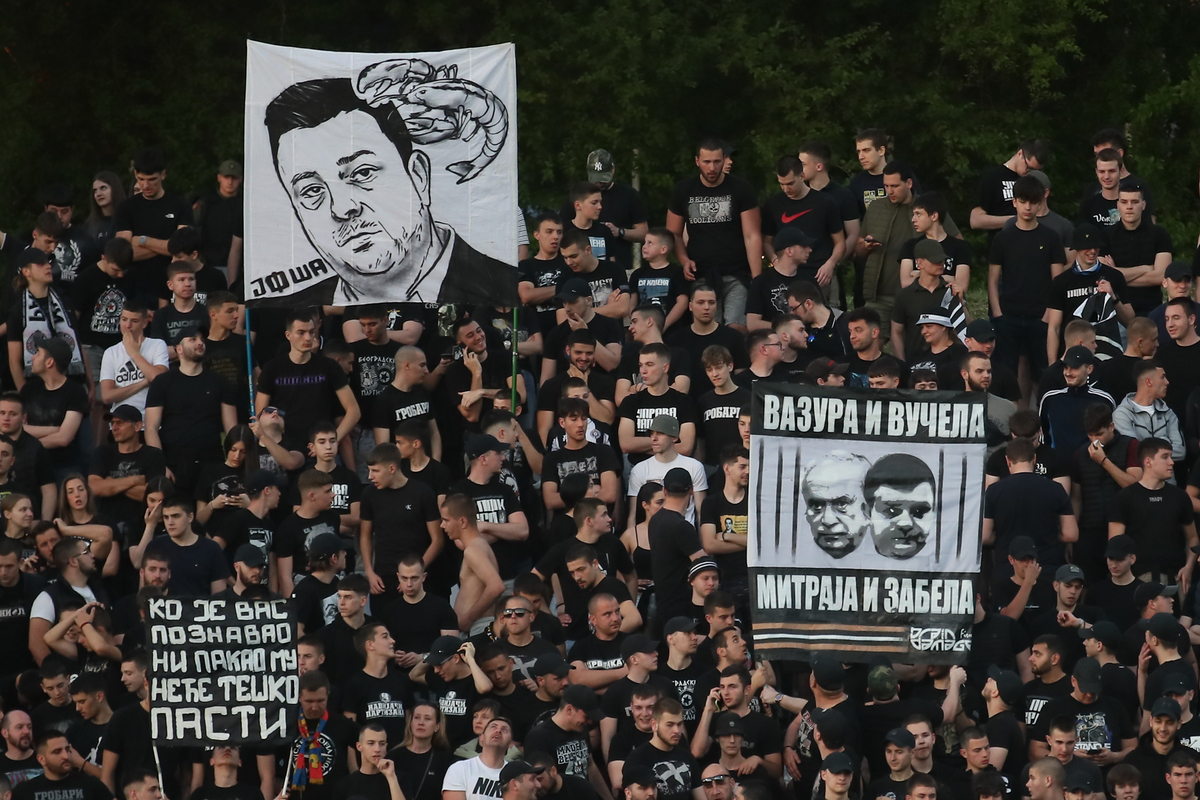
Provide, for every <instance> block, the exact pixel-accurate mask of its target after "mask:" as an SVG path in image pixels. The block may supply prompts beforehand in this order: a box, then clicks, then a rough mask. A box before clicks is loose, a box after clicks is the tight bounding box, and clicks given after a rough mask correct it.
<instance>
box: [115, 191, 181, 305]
mask: <svg viewBox="0 0 1200 800" xmlns="http://www.w3.org/2000/svg"><path fill="white" fill-rule="evenodd" d="M191 224H192V206H191V204H190V203H188V201H187V200H186V199H184V198H183V196H181V195H178V194H175V193H174V192H170V191H167V192H164V193H163V196H162V197H160V198H158V199H157V200H148V199H146V197H145V195H141V194H135V195H132V196H130V197H127V198H126V199H124V200H122V201H121V204H120V205H119V206H117V210H116V212H115V213H114V214H113V229H114V230H115V231H116V232H117V233H120V232H121V231H129V232H131V233H132V234H133V243H134V244H137V240H138V237H139V236H146V237H148V238H150V239H163V240H166V239H170V238H171V234H172V233H174V232H175V231H176V230H177V229H179V228H182V227H184V226H186V225H191ZM170 263H171V257H170V256H158V255H155V256H151V257H150V258H147V259H144V260H142V261H138V262H137V263H136V264H135V265H134V268H133V270H132V275H133V282H134V285H135V286H136V287H137V294H138V297H139V298H142V299H144V300H146V301H147V302H150V301H156V300H158V298H160V297H166V296H167V294H168V293H169V290H168V289H167V265H168V264H170ZM151 307H153V305H152V306H151Z"/></svg>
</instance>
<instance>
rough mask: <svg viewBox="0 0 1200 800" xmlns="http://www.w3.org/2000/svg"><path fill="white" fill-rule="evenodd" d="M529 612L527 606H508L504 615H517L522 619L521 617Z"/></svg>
mask: <svg viewBox="0 0 1200 800" xmlns="http://www.w3.org/2000/svg"><path fill="white" fill-rule="evenodd" d="M528 613H529V609H527V608H506V609H504V616H506V617H517V618H518V619H520V618H521V617H523V616H525V615H526V614H528Z"/></svg>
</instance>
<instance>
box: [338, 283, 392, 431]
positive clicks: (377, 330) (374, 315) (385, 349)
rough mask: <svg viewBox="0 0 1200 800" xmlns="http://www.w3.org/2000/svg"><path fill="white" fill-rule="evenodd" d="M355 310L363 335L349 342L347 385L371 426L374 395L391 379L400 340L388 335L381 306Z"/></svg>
mask: <svg viewBox="0 0 1200 800" xmlns="http://www.w3.org/2000/svg"><path fill="white" fill-rule="evenodd" d="M356 313H357V316H358V324H359V326H360V327H361V329H362V332H363V338H362V339H359V340H358V341H355V342H351V343H350V352H352V353H353V354H354V369H353V370H352V371H351V373H350V376H351V379H350V386H351V388H352V389H353V390H354V396H355V397H357V398H358V404H359V407H360V408H361V409H362V412H363V418H362V421H363V423H364V427H370V426H372V425H373V422H372V420H371V409H372V407H373V406H374V404H375V401H376V398H378V397H379V395H380V394H381V393H382V392H383V390H384V387H386V386H388V385H389V384H390V383H391V382H392V376H393V372H394V370H395V366H396V354H397V351H398V350H399V349H400V343H399V342H396V341H393V340H392V339H391V338H389V336H388V310H387V309H386V308H385V307H384V306H379V305H374V306H360V307H359V308H357V309H356ZM376 444H378V434H376Z"/></svg>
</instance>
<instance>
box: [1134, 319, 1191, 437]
mask: <svg viewBox="0 0 1200 800" xmlns="http://www.w3.org/2000/svg"><path fill="white" fill-rule="evenodd" d="M1154 358H1155V360H1156V361H1157V362H1158V363H1159V364H1161V365H1162V368H1163V371H1164V372H1165V373H1166V376H1167V381H1168V383H1167V396H1166V397H1165V398H1164V399H1165V400H1166V402H1167V405H1168V406H1169V407H1170V408H1171V410H1172V411H1174V412H1175V416H1176V417H1178V418H1179V424H1180V427H1184V424H1185V421H1186V420H1187V416H1188V415H1187V399H1188V397H1190V396H1191V394H1192V390H1193V389H1195V388H1196V387H1197V386H1198V385H1200V369H1198V368H1197V367H1198V366H1200V344H1191V345H1188V346H1186V347H1183V346H1180V345H1179V344H1178V343H1176V342H1175V341H1173V340H1171V341H1166V342H1163V343H1162V344H1161V345H1160V346H1159V348H1158V352H1157V353H1155V355H1154ZM1117 402H1120V401H1119V400H1118V401H1117ZM1192 435H1193V436H1194V435H1195V434H1194V433H1193V434H1192Z"/></svg>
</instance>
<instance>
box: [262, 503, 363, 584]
mask: <svg viewBox="0 0 1200 800" xmlns="http://www.w3.org/2000/svg"><path fill="white" fill-rule="evenodd" d="M340 527H341V523H340V520H339V519H338V515H337V513H336V512H334V511H321V512H319V513H318V514H317V516H315V517H313V518H312V519H307V518H305V517H302V516H300V514H299V513H298V512H293V513H292V514H291V515H289V516H287V517H285V518H284V520H283V521H282V522H280V523H279V524H278V525H276V526H275V553H276V555H277V557H279V558H291V559H292V574H293V575H306V574H308V546H309V545H310V544H312V540H313V539H315V538H316V537H318V536H320V535H321V534H323V533H332V534H334V535H337V532H338V529H339V528H340ZM346 546H347V549H349V548H350V545H349V543H347V545H346Z"/></svg>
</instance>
